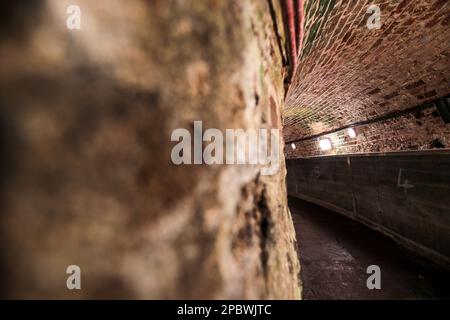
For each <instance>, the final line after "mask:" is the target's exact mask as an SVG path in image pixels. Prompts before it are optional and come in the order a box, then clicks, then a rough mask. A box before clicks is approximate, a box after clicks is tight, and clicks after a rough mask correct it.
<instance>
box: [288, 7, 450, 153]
mask: <svg viewBox="0 0 450 320" xmlns="http://www.w3.org/2000/svg"><path fill="white" fill-rule="evenodd" d="M372 3H373V4H378V5H379V6H380V9H381V23H382V27H381V29H379V30H376V29H372V30H369V29H368V28H367V26H366V22H367V19H368V18H369V16H370V14H367V13H366V11H367V8H368V7H369V5H370V4H372ZM449 8H450V5H449V2H448V1H445V0H422V1H410V0H403V1H393V0H390V1H312V0H308V1H306V2H305V12H306V22H305V41H304V46H303V50H302V53H301V58H300V62H299V66H298V68H297V71H296V74H295V76H294V78H293V80H292V84H291V87H290V89H289V92H288V95H287V102H286V109H285V111H284V125H285V128H284V136H285V140H286V142H287V143H289V142H290V141H294V140H299V139H304V138H307V137H310V136H312V135H317V134H321V133H324V132H327V131H330V130H336V129H339V128H341V127H343V126H346V125H350V124H352V123H355V122H358V121H364V120H368V119H373V118H377V117H380V116H382V115H385V114H387V113H391V112H394V111H399V110H405V109H407V108H410V107H414V106H418V105H422V104H424V103H426V102H429V101H431V100H435V99H436V98H439V97H443V96H446V95H448V94H449V93H450V85H449V83H450V32H448V29H449V22H450V9H449ZM427 119H428V118H427ZM424 122H425V121H424ZM426 122H427V123H428V122H429V123H430V125H429V126H428V125H423V126H419V125H418V124H417V123H416V121H415V119H414V117H411V116H408V117H403V118H401V119H397V120H393V121H391V122H386V123H383V124H377V125H372V126H366V127H364V128H361V130H362V131H364V132H366V131H367V132H371V133H370V135H369V134H368V135H369V137H368V138H367V139H365V138H364V139H365V140H362V139H363V137H364V136H363V135H360V138H358V139H359V140H358V141H357V143H356V145H351V146H350V145H349V144H348V143H343V144H342V145H344V146H345V147H342V148H341V149H339V148H337V149H336V152H338V151H339V152H347V151H349V152H353V151H364V152H366V151H372V150H381V151H382V150H403V149H410V148H413V147H414V148H418V149H420V148H425V147H426V146H428V145H429V141H430V139H431V138H433V137H434V136H440V137H442V139H444V140H448V130H449V129H448V126H445V125H442V124H441V123H439V120H437V119H432V118H429V120H427V121H426ZM438 123H439V124H438ZM433 124H436V127H433ZM389 125H392V126H394V127H396V128H395V129H394V127H393V128H392V129H391V130H390V131H391V132H392V131H394V130H395V137H394V136H391V135H386V136H383V135H382V133H381V132H377V130H378V129H377V128H383V129H384V128H385V127H386V126H389ZM432 127H433V128H432ZM400 128H404V129H400ZM409 128H415V129H414V130H416V129H417V132H421V133H424V134H425V133H426V134H428V133H430V134H431V132H434V133H432V134H431V135H430V136H421V137H417V138H416V137H414V136H411V130H409ZM426 128H428V129H426ZM437 128H440V129H437ZM436 130H442V131H441V132H440V133H436V132H435V131H436ZM383 131H384V130H383ZM333 136H336V137H339V133H336V134H335V135H333ZM378 136H379V137H380V138H374V137H378ZM410 138H413V139H410ZM341 140H342V139H341ZM365 142H367V143H368V144H367V145H366V146H365V145H363V144H364V143H365ZM309 143H310V144H312V145H316V143H312V142H309ZM351 143H353V144H354V143H355V142H351ZM305 144H307V142H305V143H302V144H301V145H305ZM305 148H306V147H305ZM306 149H308V150H313V149H314V147H313V146H311V147H310V148H306ZM297 152H300V151H297Z"/></svg>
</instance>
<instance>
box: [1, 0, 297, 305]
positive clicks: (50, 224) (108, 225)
mask: <svg viewBox="0 0 450 320" xmlns="http://www.w3.org/2000/svg"><path fill="white" fill-rule="evenodd" d="M76 3H77V4H78V5H79V6H80V8H81V11H82V29H81V30H75V31H71V30H68V29H67V28H66V18H67V17H68V15H67V14H66V8H67V6H68V5H70V4H73V1H69V0H67V1H66V0H47V1H2V2H1V5H0V9H1V10H0V13H1V15H2V19H0V61H1V63H2V67H1V68H0V122H1V126H0V128H1V130H2V131H1V135H0V150H1V152H0V154H1V156H2V157H1V167H0V168H1V175H0V178H1V180H0V182H1V189H0V191H1V192H0V197H1V201H0V204H1V210H0V212H1V215H0V240H1V245H2V249H1V251H0V272H1V273H0V275H1V279H0V283H1V286H0V289H1V291H2V292H1V295H2V297H7V298H83V299H86V298H125V299H128V298H135V299H155V298H157V299H166V298H171V299H173V298H186V299H210V298H222V299H232V298H234V299H250V298H251V299H260V298H274V299H278V298H284V299H296V298H300V295H301V292H300V284H299V278H298V273H299V262H298V258H297V252H296V248H297V245H296V240H295V232H294V228H293V224H292V220H291V216H290V213H289V210H288V207H287V197H286V188H285V175H286V169H285V167H284V161H283V158H282V159H281V163H282V164H281V167H280V170H279V171H278V173H277V174H275V175H273V176H261V174H260V173H261V172H260V169H261V168H260V167H258V166H243V165H240V166H237V165H229V166H225V165H222V166H221V165H215V166H207V165H195V166H194V165H181V166H176V165H174V164H173V163H172V161H171V159H170V154H171V150H172V147H173V146H174V145H175V144H176V142H171V133H172V132H173V130H175V129H178V128H185V129H188V130H190V131H192V127H193V122H194V121H195V120H202V121H203V125H204V128H205V129H206V128H217V129H221V130H224V129H239V128H240V129H248V128H266V129H271V128H280V127H281V109H282V108H283V105H284V100H283V97H284V84H283V79H284V73H283V72H284V71H283V65H282V53H281V52H280V50H279V46H278V44H277V37H276V32H275V31H274V30H275V28H274V21H273V20H272V16H271V14H270V13H271V10H270V8H269V3H270V2H268V1H259V0H233V1H230V0H214V1H213V0H211V1H210V0H205V1H198V0H191V1H175V0H154V1H145V0H132V1H124V0H108V1H88V0H79V1H76ZM273 6H274V8H273V9H274V12H275V14H274V16H276V17H280V16H281V14H280V11H279V8H278V2H277V1H274V2H273ZM278 26H282V24H281V22H280V21H278ZM278 31H279V32H282V28H279V29H278ZM280 143H281V146H282V145H283V144H284V143H283V141H280ZM69 265H78V266H80V268H81V271H82V290H79V291H78V290H73V291H70V290H68V289H67V287H66V279H67V277H68V275H67V274H66V268H67V266H69Z"/></svg>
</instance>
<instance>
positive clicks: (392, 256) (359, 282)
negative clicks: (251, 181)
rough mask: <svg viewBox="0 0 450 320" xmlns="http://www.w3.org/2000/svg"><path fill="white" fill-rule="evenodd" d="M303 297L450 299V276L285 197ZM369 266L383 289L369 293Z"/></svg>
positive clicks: (340, 218) (348, 223) (349, 224)
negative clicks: (378, 275)
mask: <svg viewBox="0 0 450 320" xmlns="http://www.w3.org/2000/svg"><path fill="white" fill-rule="evenodd" d="M289 208H290V210H291V213H292V218H293V221H294V226H295V230H296V233H297V241H298V250H299V255H300V262H301V279H302V282H303V299H306V300H320V299H358V300H359V299H449V298H450V272H448V271H446V270H444V269H441V268H439V267H438V266H436V265H435V264H433V263H432V262H430V261H428V260H426V259H424V258H421V257H419V256H417V255H415V254H414V253H412V252H410V251H408V250H407V249H404V248H403V247H400V246H399V245H397V244H396V243H395V242H394V241H393V240H391V239H390V238H388V237H385V236H383V235H382V234H379V233H378V232H375V231H373V230H371V229H369V228H367V227H365V226H364V225H361V224H359V223H356V222H354V221H353V220H351V219H348V218H346V217H344V216H342V215H340V214H338V213H335V212H333V211H330V210H327V209H324V208H322V207H319V206H316V205H313V204H311V203H308V202H305V201H302V200H300V199H296V198H292V197H289ZM369 265H378V266H379V267H380V269H381V289H380V290H376V289H375V290H369V289H368V288H367V286H366V281H367V278H368V277H369V276H370V274H367V273H366V269H367V267H368V266H369Z"/></svg>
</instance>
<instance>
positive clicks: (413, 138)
mask: <svg viewBox="0 0 450 320" xmlns="http://www.w3.org/2000/svg"><path fill="white" fill-rule="evenodd" d="M353 129H354V130H355V132H356V138H351V137H350V136H349V134H348V129H343V130H339V131H337V132H334V133H331V134H325V135H321V136H320V137H315V138H311V139H306V140H303V141H299V142H295V147H296V148H295V150H294V149H293V148H292V146H291V144H289V145H287V146H286V148H285V150H286V157H287V158H297V157H306V156H318V155H335V154H348V153H368V152H390V151H405V150H429V149H436V148H442V147H446V148H448V147H450V124H446V123H444V121H443V120H442V119H441V117H440V116H439V115H438V114H437V112H436V109H435V108H434V107H430V108H426V109H424V110H422V111H418V112H414V113H409V114H406V115H403V116H400V117H396V118H392V119H388V120H385V121H379V122H374V123H371V124H367V125H362V126H356V127H354V128H353ZM320 139H330V141H331V144H332V149H331V150H328V151H322V150H320V147H319V140H320Z"/></svg>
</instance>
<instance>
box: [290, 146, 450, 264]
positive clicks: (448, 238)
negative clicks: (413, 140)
mask: <svg viewBox="0 0 450 320" xmlns="http://www.w3.org/2000/svg"><path fill="white" fill-rule="evenodd" d="M287 169H288V176H287V185H288V193H289V195H291V196H295V197H299V198H301V199H304V200H307V201H310V202H313V203H316V204H319V205H321V206H324V207H327V208H329V209H331V210H334V211H336V212H339V213H342V214H344V215H346V216H348V217H350V218H352V219H354V220H357V221H360V222H362V223H364V224H366V225H368V226H369V227H371V228H374V229H376V230H379V231H381V232H382V233H384V234H386V235H389V236H391V237H393V238H394V239H395V240H396V241H398V242H399V243H401V244H402V245H405V246H406V247H408V248H411V249H412V250H414V251H416V252H418V253H419V254H422V255H424V256H427V257H429V258H430V259H432V260H434V261H436V262H437V263H440V264H441V265H444V266H446V267H450V232H449V229H450V202H449V201H448V199H449V196H448V195H449V192H450V152H449V151H442V152H439V151H436V152H433V151H429V152H422V153H418V152H415V153H414V152H404V153H387V154H367V155H365V154H361V155H347V156H326V157H312V158H299V159H290V160H287ZM355 241H358V240H357V239H355Z"/></svg>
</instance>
